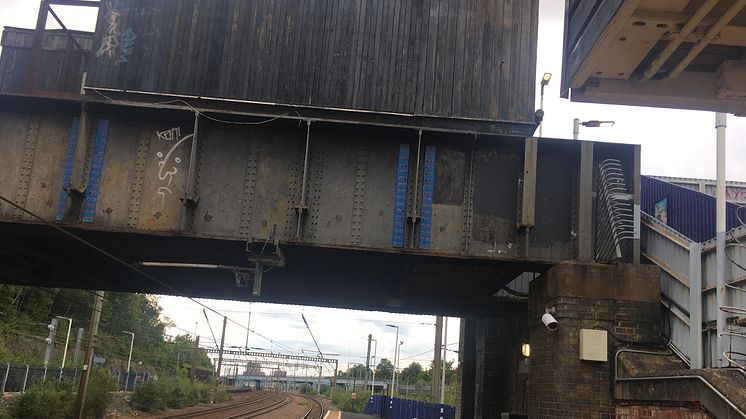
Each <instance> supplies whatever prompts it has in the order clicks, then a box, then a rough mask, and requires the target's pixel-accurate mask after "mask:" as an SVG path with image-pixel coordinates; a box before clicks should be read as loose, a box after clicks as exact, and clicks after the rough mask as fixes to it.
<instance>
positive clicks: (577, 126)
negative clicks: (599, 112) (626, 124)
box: [572, 118, 616, 140]
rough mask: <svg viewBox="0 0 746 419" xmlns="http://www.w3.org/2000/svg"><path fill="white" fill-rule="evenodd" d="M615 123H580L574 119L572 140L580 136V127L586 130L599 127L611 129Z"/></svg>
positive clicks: (596, 121)
mask: <svg viewBox="0 0 746 419" xmlns="http://www.w3.org/2000/svg"><path fill="white" fill-rule="evenodd" d="M614 124H616V122H614V121H598V120H592V121H583V122H580V119H578V118H575V119H573V120H572V139H573V140H577V139H578V137H579V136H580V126H581V125H582V126H584V127H586V128H601V127H613V126H614Z"/></svg>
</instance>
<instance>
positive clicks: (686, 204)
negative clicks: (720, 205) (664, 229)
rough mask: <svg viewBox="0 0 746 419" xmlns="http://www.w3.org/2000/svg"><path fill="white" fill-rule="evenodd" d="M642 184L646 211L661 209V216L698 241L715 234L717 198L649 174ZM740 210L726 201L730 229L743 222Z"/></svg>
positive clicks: (666, 221)
mask: <svg viewBox="0 0 746 419" xmlns="http://www.w3.org/2000/svg"><path fill="white" fill-rule="evenodd" d="M640 188H641V193H642V201H641V209H642V211H643V212H645V213H647V214H649V215H651V216H654V217H656V212H658V213H659V214H658V216H657V217H656V218H658V220H660V221H663V222H664V223H665V224H666V225H668V226H669V227H671V228H673V229H674V230H676V231H678V232H679V233H681V234H683V235H685V236H687V237H689V238H690V239H692V240H694V241H696V242H699V243H701V242H705V241H707V240H710V239H713V238H715V198H713V197H711V196H709V195H706V194H703V193H700V192H697V191H693V190H691V189H687V188H684V187H681V186H677V185H673V184H671V183H667V182H663V181H660V180H657V179H653V178H651V177H649V176H641V183H640ZM664 199H665V205H664V204H663V202H664V201H663V200H664ZM656 204H658V205H659V208H658V211H656V208H655V207H656ZM737 211H738V205H735V204H732V203H730V202H728V203H727V204H726V215H727V217H726V222H727V228H728V230H731V229H733V228H736V227H738V226H739V223H738V219H737V217H736V212H737ZM663 212H665V214H663ZM741 218H744V219H746V210H742V211H741Z"/></svg>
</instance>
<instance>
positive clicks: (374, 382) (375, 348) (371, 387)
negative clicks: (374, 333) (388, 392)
mask: <svg viewBox="0 0 746 419" xmlns="http://www.w3.org/2000/svg"><path fill="white" fill-rule="evenodd" d="M371 340H372V341H373V342H375V343H376V344H375V346H374V347H373V382H372V383H371V385H370V395H371V396H372V395H373V394H375V390H376V355H377V354H378V340H377V339H371Z"/></svg>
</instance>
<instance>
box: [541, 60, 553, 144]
mask: <svg viewBox="0 0 746 419" xmlns="http://www.w3.org/2000/svg"><path fill="white" fill-rule="evenodd" d="M551 79H552V73H544V75H543V76H542V77H541V94H540V95H539V109H541V110H542V111H543V110H544V87H546V85H548V84H549V80H551ZM542 128H544V122H543V121H542V122H541V123H539V137H541V133H542V132H543V130H542Z"/></svg>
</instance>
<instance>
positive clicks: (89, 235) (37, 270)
mask: <svg viewBox="0 0 746 419" xmlns="http://www.w3.org/2000/svg"><path fill="white" fill-rule="evenodd" d="M162 102H170V103H162ZM173 102H177V103H173ZM187 105H188V106H187ZM223 105H224V104H223ZM210 106H211V105H210V104H209V103H207V102H205V101H197V100H191V101H190V103H188V104H187V103H186V102H184V101H181V100H180V101H168V100H163V101H159V99H158V98H156V97H149V98H147V100H143V99H142V98H138V100H137V101H128V100H127V97H124V96H123V97H120V98H111V97H109V98H107V99H97V98H92V97H90V96H89V97H85V96H82V97H80V98H78V99H69V100H68V99H52V98H39V97H20V96H16V95H5V96H2V97H0V132H1V133H2V141H1V142H0V166H1V167H3V168H4V169H3V170H2V171H0V196H2V198H3V202H2V203H0V238H1V239H0V269H1V271H2V274H0V275H2V278H1V279H2V281H3V282H15V283H25V284H34V285H43V286H57V287H81V288H90V289H108V290H120V291H135V292H149V293H165V294H184V295H190V296H200V297H212V298H222V299H236V300H251V301H257V300H261V301H269V302H282V303H298V304H314V305H323V306H336V307H355V308H365V309H376V310H393V311H402V312H442V313H445V312H449V313H453V314H466V313H472V312H479V311H481V310H483V309H485V308H487V307H492V308H494V307H496V306H499V304H500V303H499V301H498V300H497V299H496V298H495V297H494V295H495V293H496V292H497V291H498V290H500V288H502V287H503V286H504V285H505V284H507V283H508V282H510V281H511V280H513V279H514V278H515V277H516V276H518V275H520V274H522V273H524V272H541V271H544V270H545V269H547V268H548V267H549V266H551V265H553V264H554V263H556V262H558V261H561V260H567V259H580V260H591V259H593V258H594V257H595V254H596V253H594V246H596V243H597V242H598V239H597V237H599V236H600V235H602V234H603V233H604V232H603V231H601V229H600V228H597V227H596V225H595V224H594V219H595V217H596V213H597V211H598V205H597V203H596V200H595V198H594V191H596V190H597V188H598V187H599V185H598V182H599V180H598V176H597V173H598V170H599V169H598V168H599V165H600V164H601V163H602V162H604V161H608V160H609V159H613V160H615V161H618V162H619V165H620V167H621V168H622V171H623V172H624V174H625V177H626V186H625V187H626V188H627V191H628V192H629V199H630V205H632V202H631V201H633V200H635V203H636V202H637V201H636V200H638V199H639V193H637V192H636V191H638V190H639V186H638V185H639V179H638V177H637V176H636V175H635V174H638V173H639V148H638V147H635V146H630V145H623V144H605V143H586V142H578V141H565V140H554V139H535V138H527V137H526V136H525V135H524V136H521V135H516V134H512V135H511V134H510V133H509V132H508V131H509V130H506V129H504V128H505V127H504V126H501V125H500V123H494V124H488V123H484V122H477V121H473V122H470V121H468V120H461V121H457V122H458V123H451V124H449V125H448V126H449V128H447V129H446V128H441V127H440V126H439V125H438V124H437V123H436V122H437V121H428V120H421V119H417V118H415V117H401V116H399V117H396V118H393V117H392V118H389V119H388V120H385V119H386V118H385V116H384V117H382V119H381V120H376V121H367V122H364V121H363V122H360V121H354V118H355V115H352V117H351V116H350V115H351V114H350V113H344V112H339V114H338V115H332V114H330V113H326V114H323V115H320V114H318V113H317V114H312V113H311V111H308V112H307V113H304V112H306V111H307V110H302V109H299V110H295V111H293V112H284V111H283V113H279V112H280V111H278V110H275V111H274V112H275V114H272V113H271V112H269V113H265V112H262V113H259V112H258V111H257V110H256V109H254V110H251V112H248V111H246V108H245V107H241V106H239V105H236V106H235V108H232V109H226V108H225V106H224V107H223V108H220V109H217V108H210ZM311 115H313V116H311ZM392 121H393V122H392ZM496 127H498V128H499V129H498V128H496ZM60 229H62V230H65V231H66V232H67V233H65V232H63V231H62V230H60ZM68 233H72V235H74V236H77V237H78V238H83V239H85V240H87V241H88V242H89V243H90V244H93V245H95V246H96V247H98V248H99V249H98V250H94V249H93V248H92V247H90V246H89V245H88V244H85V243H83V242H81V241H80V240H78V239H76V238H75V237H72V236H71V235H70V234H68ZM626 243H629V244H627V245H625V246H622V247H620V249H621V251H622V253H620V254H621V255H622V257H623V258H624V259H626V260H632V259H634V258H635V255H636V254H637V250H636V249H637V240H630V241H628V242H626ZM103 252H107V253H108V254H109V255H106V254H104V253H103ZM114 257H116V259H115V258H114Z"/></svg>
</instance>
